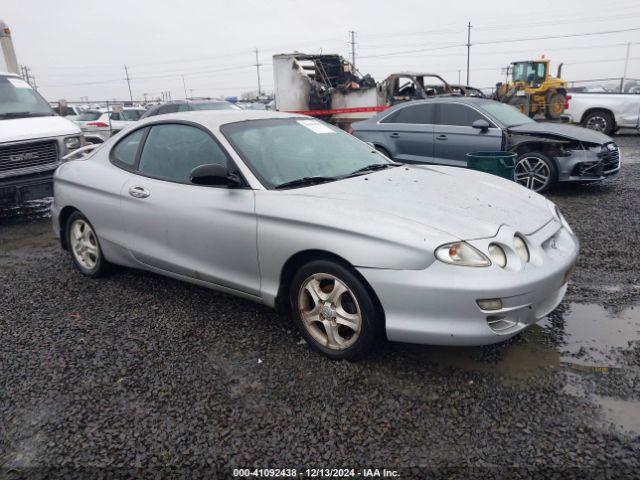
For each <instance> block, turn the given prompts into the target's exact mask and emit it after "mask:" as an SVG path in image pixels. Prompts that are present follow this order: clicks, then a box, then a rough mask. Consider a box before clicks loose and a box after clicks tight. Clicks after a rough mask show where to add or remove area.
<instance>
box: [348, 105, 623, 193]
mask: <svg viewBox="0 0 640 480" xmlns="http://www.w3.org/2000/svg"><path fill="white" fill-rule="evenodd" d="M352 133H353V134H354V135H355V136H356V137H358V138H360V139H361V140H364V141H366V142H369V143H371V144H373V145H374V146H375V147H376V148H377V149H378V150H379V151H380V152H382V153H383V154H385V155H387V156H388V157H390V158H393V159H394V160H397V161H399V162H404V163H431V164H439V165H452V166H459V167H466V166H467V159H466V154H467V153H470V152H476V151H497V150H501V151H512V152H515V153H516V154H517V155H518V156H517V161H516V167H515V181H516V182H518V183H520V184H521V185H523V186H525V187H527V188H530V189H531V190H534V191H536V192H544V191H547V190H549V189H550V188H552V187H553V186H554V185H555V184H557V183H559V182H580V183H588V182H596V181H601V180H604V179H605V178H607V177H609V176H611V175H614V174H616V173H618V171H619V170H620V150H619V149H618V146H617V145H616V144H615V143H614V142H613V140H612V139H611V138H609V137H608V136H606V135H604V134H602V133H599V132H596V131H593V130H587V129H585V128H581V127H575V126H572V125H565V124H558V123H539V122H536V121H534V120H532V119H531V118H529V117H528V116H526V115H523V114H522V113H520V112H519V111H518V110H516V109H515V108H513V107H511V106H509V105H506V104H504V103H500V102H496V101H494V100H488V99H481V98H465V97H440V98H434V99H429V100H420V101H414V102H407V103H403V104H399V105H396V106H394V107H392V108H390V109H388V110H385V111H384V112H381V113H380V114H378V115H376V116H375V117H372V118H370V119H369V120H365V121H363V122H357V123H354V124H352Z"/></svg>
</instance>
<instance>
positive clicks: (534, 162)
mask: <svg viewBox="0 0 640 480" xmlns="http://www.w3.org/2000/svg"><path fill="white" fill-rule="evenodd" d="M515 179H516V182H518V183H519V184H520V185H523V186H525V187H527V188H528V189H530V190H533V191H534V192H539V191H541V190H544V189H545V188H546V187H547V185H549V181H550V180H551V170H550V169H549V165H547V163H546V162H545V161H544V160H542V159H540V158H538V157H524V158H521V159H520V160H518V163H517V164H516V169H515Z"/></svg>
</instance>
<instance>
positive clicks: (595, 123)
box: [586, 115, 607, 132]
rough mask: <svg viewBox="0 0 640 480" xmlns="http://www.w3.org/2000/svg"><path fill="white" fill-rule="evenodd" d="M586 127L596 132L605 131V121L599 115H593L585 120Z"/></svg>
mask: <svg viewBox="0 0 640 480" xmlns="http://www.w3.org/2000/svg"><path fill="white" fill-rule="evenodd" d="M586 127H587V128H589V129H591V130H595V131H597V132H606V131H607V119H606V118H604V117H601V116H600V115H594V116H593V117H591V118H589V120H587V124H586Z"/></svg>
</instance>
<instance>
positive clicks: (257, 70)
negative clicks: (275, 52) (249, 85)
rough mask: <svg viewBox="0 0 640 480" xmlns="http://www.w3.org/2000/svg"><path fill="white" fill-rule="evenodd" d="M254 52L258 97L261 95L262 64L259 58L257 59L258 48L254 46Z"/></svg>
mask: <svg viewBox="0 0 640 480" xmlns="http://www.w3.org/2000/svg"><path fill="white" fill-rule="evenodd" d="M255 52H256V65H255V66H256V73H257V74H258V97H259V96H260V95H262V85H261V84H260V66H261V65H262V64H261V63H260V60H258V49H257V48H256V50H255Z"/></svg>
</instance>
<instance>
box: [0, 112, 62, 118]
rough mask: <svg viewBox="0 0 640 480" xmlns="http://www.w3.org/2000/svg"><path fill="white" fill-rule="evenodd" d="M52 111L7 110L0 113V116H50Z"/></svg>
mask: <svg viewBox="0 0 640 480" xmlns="http://www.w3.org/2000/svg"><path fill="white" fill-rule="evenodd" d="M53 115H55V114H54V113H44V112H7V113H0V118H27V117H51V116H53Z"/></svg>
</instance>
